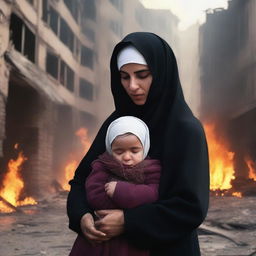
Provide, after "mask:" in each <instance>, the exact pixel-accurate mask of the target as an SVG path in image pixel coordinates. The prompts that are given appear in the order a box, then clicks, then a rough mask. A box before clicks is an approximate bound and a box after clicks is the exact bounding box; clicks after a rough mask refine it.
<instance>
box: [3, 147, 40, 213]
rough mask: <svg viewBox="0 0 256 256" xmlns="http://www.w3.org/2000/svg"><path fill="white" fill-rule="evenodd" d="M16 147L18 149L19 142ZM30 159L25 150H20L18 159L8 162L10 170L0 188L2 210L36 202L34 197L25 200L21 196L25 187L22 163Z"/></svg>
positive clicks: (11, 209)
mask: <svg viewBox="0 0 256 256" xmlns="http://www.w3.org/2000/svg"><path fill="white" fill-rule="evenodd" d="M14 148H15V149H16V150H17V149H18V144H15V146H14ZM27 160H28V159H27V158H26V157H25V156H24V154H23V152H22V151H21V152H19V154H18V157H17V159H15V160H14V159H11V160H10V161H9V162H8V170H7V172H6V174H5V176H4V179H3V183H2V186H1V189H0V199H1V201H0V212H13V211H14V210H15V207H17V206H22V205H28V204H36V201H35V200H34V199H33V198H32V197H26V198H24V199H23V200H21V199H20V196H21V194H22V192H23V189H24V181H23V180H22V177H21V175H20V171H21V170H22V165H23V164H24V162H25V161H27Z"/></svg>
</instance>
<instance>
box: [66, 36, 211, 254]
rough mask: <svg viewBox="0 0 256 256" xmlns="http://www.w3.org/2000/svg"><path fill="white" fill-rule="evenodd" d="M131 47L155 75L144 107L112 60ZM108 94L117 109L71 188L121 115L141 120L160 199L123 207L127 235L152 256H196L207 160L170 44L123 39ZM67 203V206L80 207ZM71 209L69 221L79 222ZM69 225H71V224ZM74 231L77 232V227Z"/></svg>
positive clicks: (206, 192)
mask: <svg viewBox="0 0 256 256" xmlns="http://www.w3.org/2000/svg"><path fill="white" fill-rule="evenodd" d="M127 44H132V45H134V46H135V47H136V48H137V49H138V50H139V51H140V52H141V54H142V55H143V56H144V58H145V60H146V61H147V63H148V66H149V69H150V71H151V73H152V76H153V82H152V85H151V88H150V91H149V95H148V99H147V101H146V103H145V104H144V105H143V106H138V105H135V104H134V103H133V102H132V101H131V99H130V98H129V96H128V95H127V94H126V92H125V90H124V89H123V87H122V85H121V82H120V75H119V71H118V70H117V65H116V56H117V54H118V52H119V51H120V49H122V48H123V47H124V46H125V45H127ZM110 67H111V90H112V94H113V97H114V102H115V111H114V113H113V114H112V115H111V116H110V117H109V118H108V119H107V121H106V122H105V123H104V124H103V126H102V128H101V129H100V132H99V134H98V135H97V137H96V139H95V141H94V143H93V145H92V147H91V149H90V150H89V152H88V154H87V155H86V156H85V158H84V159H83V160H82V161H81V163H80V165H79V167H78V169H77V171H76V175H75V177H74V179H73V181H71V184H72V187H78V183H79V184H81V183H80V182H84V179H85V177H86V176H87V175H88V173H90V168H89V164H90V163H91V162H92V161H93V160H94V159H96V158H97V156H98V155H99V154H102V153H103V152H104V151H105V146H104V140H105V134H106V129H107V126H108V124H109V122H110V121H113V120H114V119H115V118H117V117H120V116H123V115H133V116H136V117H138V118H141V119H142V120H143V121H144V122H145V123H146V124H147V125H148V127H149V131H150V137H151V146H150V151H149V156H150V157H151V158H154V159H159V160H160V162H161V165H162V172H161V179H160V185H159V200H158V201H157V202H155V203H151V204H145V205H142V206H139V207H136V208H135V209H126V210H125V212H124V214H125V236H126V237H127V239H129V241H131V242H133V243H135V244H137V245H138V246H142V247H144V248H149V247H150V249H151V254H152V255H158V256H161V255H172V256H176V255H177V256H183V255H184V256H188V255H189V256H198V255H200V250H199V245H198V239H197V234H196V228H197V227H198V226H199V225H200V224H201V223H202V221H203V220H204V218H205V217H206V214H207V209H208V200H209V163H208V162H209V161H208V150H207V143H206V139H205V134H204V130H203V128H202V125H201V124H200V122H199V120H198V119H197V118H196V117H194V115H193V113H192V112H191V110H190V108H189V107H188V105H187V104H186V102H185V100H184V96H183V92H182V88H181V85H180V80H179V73H178V67H177V63H176V59H175V56H174V53H173V51H172V50H171V48H170V46H169V45H168V44H167V43H166V42H165V41H164V40H163V39H161V38H160V37H159V36H157V35H155V34H153V33H146V32H136V33H131V34H129V35H127V36H126V37H125V38H124V39H123V40H122V41H121V42H120V43H119V44H117V46H116V47H115V49H114V51H113V54H112V58H111V63H110ZM76 190H77V188H76V189H75V188H74V189H72V190H71V192H70V194H71V195H72V194H77V196H78V197H79V198H77V199H76V200H77V201H79V203H78V202H77V203H74V202H71V200H70V199H71V198H72V197H71V196H70V197H69V198H70V199H69V200H68V207H70V206H71V205H72V207H74V208H80V210H77V209H76V210H73V211H79V212H80V213H82V212H83V211H84V210H85V209H87V207H88V206H87V204H86V203H84V206H83V207H81V205H82V200H83V199H80V195H79V193H77V192H76ZM73 211H72V210H70V211H69V216H70V223H75V222H76V221H77V217H78V216H79V215H78V214H77V215H76V218H75V217H74V215H73V214H72V213H73ZM71 226H72V225H71ZM76 231H78V229H76Z"/></svg>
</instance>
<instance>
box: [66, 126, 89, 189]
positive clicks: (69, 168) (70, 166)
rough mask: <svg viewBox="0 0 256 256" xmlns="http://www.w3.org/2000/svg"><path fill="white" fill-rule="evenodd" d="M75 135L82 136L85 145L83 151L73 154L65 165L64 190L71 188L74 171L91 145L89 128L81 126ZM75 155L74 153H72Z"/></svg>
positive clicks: (82, 142)
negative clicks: (70, 182) (70, 183)
mask: <svg viewBox="0 0 256 256" xmlns="http://www.w3.org/2000/svg"><path fill="white" fill-rule="evenodd" d="M75 135H76V136H78V137H79V138H80V142H81V144H82V146H83V152H79V153H77V154H75V156H73V159H72V160H71V161H69V162H68V163H67V164H66V165H65V168H64V169H65V177H64V178H63V181H62V182H61V184H62V188H63V189H64V190H69V184H68V182H69V181H70V180H71V179H72V178H73V176H74V172H75V170H76V168H77V166H78V163H79V161H80V159H81V158H82V156H83V155H84V154H86V153H87V151H88V150H89V148H90V146H91V141H90V140H89V138H88V130H87V129H86V128H80V129H78V130H77V131H76V132H75ZM72 155H74V154H72Z"/></svg>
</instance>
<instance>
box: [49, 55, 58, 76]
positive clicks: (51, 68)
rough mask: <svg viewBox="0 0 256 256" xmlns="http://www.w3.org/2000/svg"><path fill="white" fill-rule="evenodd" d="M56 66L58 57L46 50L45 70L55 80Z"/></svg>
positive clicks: (56, 74)
mask: <svg viewBox="0 0 256 256" xmlns="http://www.w3.org/2000/svg"><path fill="white" fill-rule="evenodd" d="M58 66H59V59H58V57H57V56H56V55H55V54H53V53H50V52H47V57H46V72H47V73H48V74H50V75H51V76H53V77H54V78H55V79H57V80H58Z"/></svg>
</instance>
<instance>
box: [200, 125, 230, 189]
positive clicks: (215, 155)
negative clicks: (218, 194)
mask: <svg viewBox="0 0 256 256" xmlns="http://www.w3.org/2000/svg"><path fill="white" fill-rule="evenodd" d="M204 128H205V132H206V137H207V141H208V147H209V158H210V189H211V190H214V191H215V190H224V189H230V188H231V187H232V185H231V180H232V179H234V178H235V177H234V173H235V171H234V165H233V158H234V153H233V152H229V151H228V150H227V146H226V145H225V144H224V143H223V141H222V140H220V139H218V137H217V135H216V132H215V127H214V125H211V124H205V125H204Z"/></svg>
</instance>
